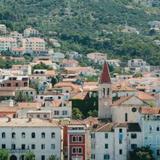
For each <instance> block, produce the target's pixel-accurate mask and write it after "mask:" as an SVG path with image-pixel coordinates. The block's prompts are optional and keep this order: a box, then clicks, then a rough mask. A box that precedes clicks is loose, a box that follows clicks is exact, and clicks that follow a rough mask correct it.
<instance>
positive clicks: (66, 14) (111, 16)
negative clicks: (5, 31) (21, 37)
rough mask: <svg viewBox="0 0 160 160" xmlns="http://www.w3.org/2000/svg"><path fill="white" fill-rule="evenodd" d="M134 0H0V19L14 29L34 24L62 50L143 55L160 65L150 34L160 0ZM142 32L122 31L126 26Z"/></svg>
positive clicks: (153, 36)
mask: <svg viewBox="0 0 160 160" xmlns="http://www.w3.org/2000/svg"><path fill="white" fill-rule="evenodd" d="M133 1H134V0H61V1H57V0H1V1H0V22H1V23H5V24H6V25H7V26H8V27H9V28H10V29H11V30H18V31H23V29H24V28H26V27H27V26H33V27H34V28H37V29H39V30H40V31H41V33H42V36H44V35H45V36H47V37H48V38H49V37H54V38H57V39H59V40H60V41H61V43H62V50H65V51H67V50H75V51H79V52H80V53H83V54H86V53H88V52H91V51H102V52H105V53H108V54H109V56H110V57H121V59H123V60H127V59H129V58H130V57H139V58H140V57H141V58H144V59H145V60H147V61H148V62H149V63H151V64H153V65H159V64H160V47H159V46H156V45H154V43H153V40H155V39H158V40H159V39H160V36H159V34H156V35H155V34H154V35H150V34H149V25H148V22H149V21H154V20H159V14H160V10H159V8H158V7H159V3H157V2H158V1H156V0H154V1H153V4H152V7H148V8H146V7H145V6H140V5H139V4H134V3H133ZM142 1H144V0H142ZM126 23H127V25H128V26H131V27H135V28H136V29H137V30H138V31H139V32H140V34H138V35H137V34H135V33H133V34H129V33H121V32H120V31H119V30H120V28H121V27H124V26H125V25H126Z"/></svg>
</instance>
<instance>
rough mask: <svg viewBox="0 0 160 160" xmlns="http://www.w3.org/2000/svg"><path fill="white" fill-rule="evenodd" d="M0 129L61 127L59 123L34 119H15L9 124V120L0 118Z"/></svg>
mask: <svg viewBox="0 0 160 160" xmlns="http://www.w3.org/2000/svg"><path fill="white" fill-rule="evenodd" d="M0 127H59V126H58V121H53V120H52V121H50V120H42V119H35V118H32V119H31V120H30V121H29V119H18V118H13V119H11V121H9V122H8V118H0Z"/></svg>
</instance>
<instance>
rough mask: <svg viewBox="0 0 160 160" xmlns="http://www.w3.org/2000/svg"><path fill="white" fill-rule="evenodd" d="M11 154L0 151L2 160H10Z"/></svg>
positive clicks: (6, 151)
mask: <svg viewBox="0 0 160 160" xmlns="http://www.w3.org/2000/svg"><path fill="white" fill-rule="evenodd" d="M8 158H9V152H8V150H6V149H0V160H8Z"/></svg>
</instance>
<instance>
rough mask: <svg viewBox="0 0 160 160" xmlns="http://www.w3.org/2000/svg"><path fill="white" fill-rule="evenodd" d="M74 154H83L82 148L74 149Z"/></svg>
mask: <svg viewBox="0 0 160 160" xmlns="http://www.w3.org/2000/svg"><path fill="white" fill-rule="evenodd" d="M72 153H73V154H82V153H83V152H82V148H81V147H74V148H72Z"/></svg>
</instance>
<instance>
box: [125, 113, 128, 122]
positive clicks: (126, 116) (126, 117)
mask: <svg viewBox="0 0 160 160" xmlns="http://www.w3.org/2000/svg"><path fill="white" fill-rule="evenodd" d="M127 121H128V114H127V113H125V122H127Z"/></svg>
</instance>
